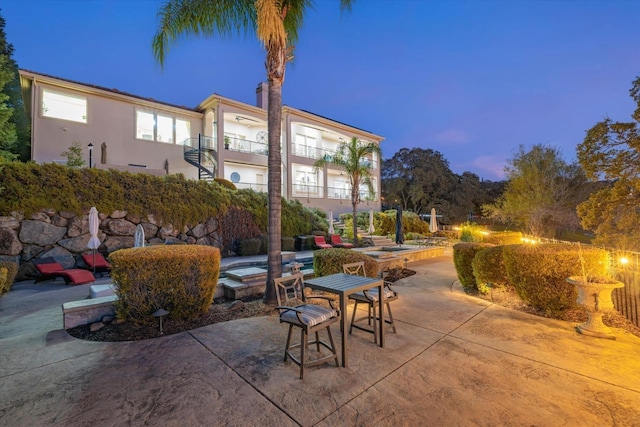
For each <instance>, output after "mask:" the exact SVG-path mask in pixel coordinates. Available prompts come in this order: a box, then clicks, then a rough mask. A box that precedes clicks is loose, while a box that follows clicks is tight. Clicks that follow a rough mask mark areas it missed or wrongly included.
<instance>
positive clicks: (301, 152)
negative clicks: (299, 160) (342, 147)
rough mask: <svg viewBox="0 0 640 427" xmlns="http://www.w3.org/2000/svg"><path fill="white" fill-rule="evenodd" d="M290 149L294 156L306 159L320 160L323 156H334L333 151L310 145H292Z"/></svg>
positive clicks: (334, 152)
mask: <svg viewBox="0 0 640 427" xmlns="http://www.w3.org/2000/svg"><path fill="white" fill-rule="evenodd" d="M291 149H292V152H293V154H294V155H295V156H298V157H305V158H307V159H320V158H322V157H324V156H333V155H335V154H336V151H335V150H330V149H328V148H320V147H314V146H312V145H303V144H293V145H292V147H291Z"/></svg>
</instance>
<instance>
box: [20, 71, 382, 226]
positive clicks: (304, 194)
mask: <svg viewBox="0 0 640 427" xmlns="http://www.w3.org/2000/svg"><path fill="white" fill-rule="evenodd" d="M20 80H21V84H22V91H23V99H24V105H25V108H26V110H27V113H28V114H29V115H30V120H31V129H32V132H31V159H32V160H33V161H35V162H37V163H49V162H59V163H66V159H65V158H64V157H63V156H62V155H61V154H62V153H63V152H65V151H67V150H68V149H69V147H70V146H71V145H72V144H74V143H77V144H79V145H80V147H81V148H82V149H83V155H84V160H85V161H86V163H87V165H89V164H90V165H91V167H96V168H101V169H109V168H112V169H118V170H126V171H130V172H143V173H151V174H155V175H163V174H169V173H182V174H184V175H185V176H186V177H187V178H192V179H213V178H215V177H220V178H225V179H227V180H229V181H231V182H233V183H234V184H235V185H236V187H237V188H251V189H253V190H255V191H265V192H266V191H267V181H268V173H267V156H268V138H267V110H266V106H267V84H266V83H261V84H260V85H258V88H257V89H256V105H255V106H253V105H249V104H246V103H242V102H239V101H235V100H232V99H229V98H225V97H222V96H220V95H217V94H213V95H211V96H209V97H208V98H206V99H205V100H204V101H203V102H201V103H200V104H199V105H198V106H197V107H195V108H188V107H184V106H177V105H172V104H168V103H164V102H160V101H156V100H153V99H148V98H142V97H138V96H136V95H132V94H128V93H124V92H120V91H118V90H114V89H106V88H103V87H99V86H94V85H90V84H85V83H79V82H74V81H70V80H65V79H61V78H58V77H53V76H48V75H45V74H38V73H34V72H32V71H27V70H20ZM352 137H356V138H357V139H359V140H362V141H366V142H373V143H376V144H380V142H381V141H382V140H383V138H382V137H381V136H378V135H375V134H373V133H370V132H367V131H364V130H362V129H358V128H355V127H353V126H349V125H346V124H343V123H340V122H337V121H334V120H331V119H327V118H325V117H322V116H319V115H316V114H313V113H310V112H307V111H304V110H298V109H295V108H291V107H288V106H283V108H282V186H283V188H282V194H283V196H284V197H286V198H287V199H297V200H299V201H300V202H301V203H302V204H303V205H305V206H309V207H318V208H321V209H323V210H330V209H331V210H333V212H334V214H335V215H337V214H339V213H343V212H350V211H351V200H350V199H351V195H350V194H351V187H350V184H349V179H348V177H347V176H345V174H344V173H343V171H341V170H339V169H335V168H332V167H331V166H328V167H325V168H322V169H319V170H315V169H314V167H313V163H314V162H315V161H316V160H317V159H319V158H321V157H323V156H331V155H332V154H333V153H335V151H336V150H337V148H338V146H339V145H340V143H341V142H343V141H348V140H350V139H351V138H352ZM362 161H363V162H368V163H369V164H370V165H371V167H372V170H373V173H374V179H373V184H374V189H375V191H374V192H373V193H372V194H369V192H368V190H367V189H366V188H361V198H362V200H363V202H362V203H361V206H359V209H366V210H369V209H374V210H379V209H380V203H381V202H380V192H379V189H380V162H381V159H380V158H378V157H377V156H373V157H371V158H368V159H362Z"/></svg>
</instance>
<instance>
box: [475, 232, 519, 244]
mask: <svg viewBox="0 0 640 427" xmlns="http://www.w3.org/2000/svg"><path fill="white" fill-rule="evenodd" d="M482 241H483V242H484V243H491V244H493V245H519V244H521V243H522V233H521V232H519V231H501V232H499V233H489V234H485V235H483V236H482Z"/></svg>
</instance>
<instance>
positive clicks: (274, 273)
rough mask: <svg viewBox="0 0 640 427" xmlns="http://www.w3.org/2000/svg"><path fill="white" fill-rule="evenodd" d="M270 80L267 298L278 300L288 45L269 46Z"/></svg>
mask: <svg viewBox="0 0 640 427" xmlns="http://www.w3.org/2000/svg"><path fill="white" fill-rule="evenodd" d="M266 66H267V76H268V80H269V91H268V106H267V128H268V131H269V159H268V163H267V168H268V175H269V176H268V181H267V191H268V194H269V209H268V211H269V222H268V225H267V234H268V240H267V241H268V246H269V247H268V250H267V286H266V289H265V292H264V302H265V303H267V304H274V303H275V302H276V291H275V286H274V283H273V279H276V278H278V277H281V276H282V240H281V237H282V190H281V189H282V169H281V166H280V165H281V163H282V162H281V157H282V154H281V151H280V150H281V147H280V135H281V133H282V121H281V116H282V83H283V82H284V72H285V66H286V51H285V50H284V49H268V50H267V63H266Z"/></svg>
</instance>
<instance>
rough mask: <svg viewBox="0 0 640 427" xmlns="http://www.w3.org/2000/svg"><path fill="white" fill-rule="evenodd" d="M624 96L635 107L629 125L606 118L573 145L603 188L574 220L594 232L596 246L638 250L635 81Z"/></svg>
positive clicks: (638, 84)
mask: <svg viewBox="0 0 640 427" xmlns="http://www.w3.org/2000/svg"><path fill="white" fill-rule="evenodd" d="M629 93H630V95H631V97H632V98H633V100H634V101H635V103H636V106H637V107H636V109H635V111H634V112H633V113H632V114H631V121H629V122H614V121H613V120H611V119H610V118H608V117H607V118H605V119H604V120H603V121H601V122H598V123H596V124H595V125H594V126H593V127H592V128H591V129H589V130H588V131H587V134H586V136H585V139H584V141H583V142H582V143H581V144H580V145H578V161H579V162H580V165H581V166H582V168H583V169H584V170H585V171H586V173H587V176H588V177H589V178H590V179H591V180H593V181H597V180H599V179H604V180H605V183H604V184H605V185H604V188H601V189H600V190H599V191H597V192H595V193H593V194H592V195H591V197H589V200H587V201H586V202H584V203H582V204H580V205H579V206H578V215H579V217H580V220H581V223H582V226H583V227H584V228H586V229H588V230H592V231H594V232H595V233H596V240H595V243H597V244H602V245H606V246H610V247H614V248H619V249H627V250H634V251H640V209H638V206H640V77H636V79H635V80H634V81H633V83H632V87H631V90H630V91H629ZM601 187H602V185H601Z"/></svg>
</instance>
